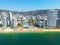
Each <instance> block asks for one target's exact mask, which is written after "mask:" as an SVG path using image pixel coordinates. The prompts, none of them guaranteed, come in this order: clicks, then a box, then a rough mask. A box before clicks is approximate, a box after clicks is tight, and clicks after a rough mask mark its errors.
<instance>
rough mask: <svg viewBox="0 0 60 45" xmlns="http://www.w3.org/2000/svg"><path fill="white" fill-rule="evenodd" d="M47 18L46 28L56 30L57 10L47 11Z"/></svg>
mask: <svg viewBox="0 0 60 45" xmlns="http://www.w3.org/2000/svg"><path fill="white" fill-rule="evenodd" d="M47 17H48V18H47V26H48V28H56V22H57V21H56V20H57V10H48V12H47Z"/></svg>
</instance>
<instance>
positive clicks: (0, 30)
mask: <svg viewBox="0 0 60 45" xmlns="http://www.w3.org/2000/svg"><path fill="white" fill-rule="evenodd" d="M9 32H10V33H11V32H60V29H16V30H13V29H9V28H8V29H0V33H9Z"/></svg>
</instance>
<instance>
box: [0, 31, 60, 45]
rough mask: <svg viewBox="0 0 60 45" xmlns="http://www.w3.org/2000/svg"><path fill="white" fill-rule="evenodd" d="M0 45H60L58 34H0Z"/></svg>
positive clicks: (59, 33) (59, 35)
mask: <svg viewBox="0 0 60 45" xmlns="http://www.w3.org/2000/svg"><path fill="white" fill-rule="evenodd" d="M0 45H60V32H36V33H35V32H28V33H0Z"/></svg>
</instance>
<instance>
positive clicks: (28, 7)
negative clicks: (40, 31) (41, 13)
mask: <svg viewBox="0 0 60 45" xmlns="http://www.w3.org/2000/svg"><path fill="white" fill-rule="evenodd" d="M0 9H3V10H11V11H33V10H40V9H60V0H0Z"/></svg>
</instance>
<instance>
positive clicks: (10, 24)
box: [9, 12, 13, 28]
mask: <svg viewBox="0 0 60 45" xmlns="http://www.w3.org/2000/svg"><path fill="white" fill-rule="evenodd" d="M12 17H13V16H12V12H9V26H10V27H11V28H12Z"/></svg>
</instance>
